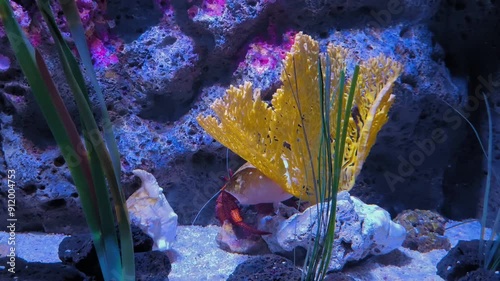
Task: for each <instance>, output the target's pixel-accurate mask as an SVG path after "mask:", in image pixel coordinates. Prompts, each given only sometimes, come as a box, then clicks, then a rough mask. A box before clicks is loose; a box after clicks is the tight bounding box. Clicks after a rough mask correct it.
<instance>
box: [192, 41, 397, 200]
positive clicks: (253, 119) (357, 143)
mask: <svg viewBox="0 0 500 281" xmlns="http://www.w3.org/2000/svg"><path fill="white" fill-rule="evenodd" d="M327 52H328V57H329V59H330V62H331V72H332V76H331V92H332V93H335V92H336V91H337V88H338V87H339V77H340V73H341V71H343V70H344V69H345V65H346V63H345V58H346V55H347V50H346V49H344V48H342V47H336V46H332V45H329V46H328V49H327ZM319 58H321V60H322V66H325V65H326V56H324V55H320V52H319V45H318V42H316V41H315V40H313V39H312V38H311V37H309V36H307V35H303V34H302V33H299V34H297V35H296V36H295V42H294V44H293V46H292V48H291V50H290V52H289V53H288V54H287V56H286V58H285V60H284V69H283V72H282V73H281V81H282V83H283V84H282V86H281V87H280V88H279V89H278V90H277V91H276V93H275V94H274V95H273V99H272V102H271V105H268V104H267V103H266V102H264V101H262V100H261V98H260V91H259V90H258V89H257V90H254V89H252V84H251V83H249V82H246V83H244V85H242V86H240V87H238V88H236V87H234V86H231V87H230V88H229V89H228V90H227V95H226V96H225V97H223V98H222V99H219V100H217V101H215V102H214V104H213V105H212V109H213V110H214V112H215V115H216V116H217V118H216V117H214V116H207V117H203V116H201V115H200V116H198V118H197V119H198V122H199V124H200V125H201V126H202V127H203V128H204V129H205V130H206V131H207V132H208V133H209V134H210V135H211V136H212V137H213V138H215V139H216V140H217V141H219V142H220V143H221V144H223V145H224V146H226V147H228V148H229V149H231V150H232V151H234V152H235V153H236V154H238V155H239V156H241V157H242V158H243V159H245V160H247V161H248V162H250V163H251V164H252V165H254V166H255V167H256V168H257V169H258V170H260V171H261V172H262V173H263V174H264V175H266V176H267V177H269V178H271V179H272V180H274V181H275V182H276V183H278V184H279V185H280V186H281V187H283V189H284V190H286V191H287V192H289V193H291V194H293V195H294V196H297V197H299V198H301V199H303V200H307V201H311V202H315V201H316V196H315V190H314V186H315V185H314V180H313V176H312V175H313V171H317V170H318V169H317V160H316V159H317V155H318V152H319V141H320V132H321V111H320V98H319V96H320V95H319V84H318V59H319ZM400 72H401V66H400V65H399V64H398V63H397V62H394V61H392V60H391V59H388V58H385V57H382V56H380V57H378V58H374V59H371V60H369V61H368V62H367V63H365V64H362V65H361V66H360V72H359V77H358V82H357V86H356V92H355V96H354V104H353V110H352V113H351V114H350V116H351V117H350V119H349V127H348V135H347V140H346V147H345V153H344V155H343V165H342V175H341V176H342V177H341V182H340V186H339V191H340V190H349V189H351V188H352V186H353V185H354V181H355V179H356V176H357V175H358V174H359V172H360V170H361V167H362V165H363V163H364V161H365V159H366V157H367V156H368V152H369V151H370V149H371V147H372V146H373V144H374V142H375V139H376V135H377V133H378V132H379V130H380V129H381V128H382V126H383V125H384V124H385V123H386V121H387V112H388V111H389V109H390V107H391V105H392V103H393V101H394V96H393V95H392V94H391V93H392V85H393V83H394V81H395V80H396V79H397V77H398V76H399V74H400ZM323 73H325V71H323ZM324 79H326V77H324ZM350 84H351V82H350V80H349V79H346V87H345V90H344V96H345V97H346V98H347V95H348V90H349V88H350ZM333 100H336V99H333ZM345 100H346V99H344V101H345ZM344 103H345V102H344ZM331 108H332V110H331V111H330V118H331V120H335V118H336V116H337V113H336V109H337V106H336V105H335V103H334V104H333V105H332V107H331ZM343 108H344V109H343V110H344V111H345V104H344V106H343ZM342 116H344V115H343V114H342ZM335 123H336V122H331V126H332V127H331V132H332V133H334V132H335ZM304 133H305V134H304ZM334 144H335V139H334V136H332V138H331V145H332V151H333V148H334ZM311 159H312V161H310V160H311ZM311 163H312V167H311ZM316 176H317V175H316Z"/></svg>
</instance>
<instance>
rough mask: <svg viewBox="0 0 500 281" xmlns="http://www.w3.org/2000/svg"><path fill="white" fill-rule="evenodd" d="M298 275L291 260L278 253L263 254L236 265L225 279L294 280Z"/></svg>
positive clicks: (257, 280) (248, 280) (298, 271)
mask: <svg viewBox="0 0 500 281" xmlns="http://www.w3.org/2000/svg"><path fill="white" fill-rule="evenodd" d="M300 277H301V273H300V270H299V269H298V268H296V267H295V265H294V264H293V262H292V261H290V260H288V259H286V258H284V257H281V256H278V255H264V256H260V257H255V258H252V259H249V260H247V261H245V262H243V263H241V264H240V265H238V266H237V267H236V269H235V270H234V272H233V273H232V274H231V275H230V276H229V278H228V279H227V281H261V280H274V281H295V280H300Z"/></svg>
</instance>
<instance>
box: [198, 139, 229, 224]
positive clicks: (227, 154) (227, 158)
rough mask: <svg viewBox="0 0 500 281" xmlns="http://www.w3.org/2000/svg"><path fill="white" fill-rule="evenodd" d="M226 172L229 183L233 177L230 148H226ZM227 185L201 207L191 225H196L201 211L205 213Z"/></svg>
mask: <svg viewBox="0 0 500 281" xmlns="http://www.w3.org/2000/svg"><path fill="white" fill-rule="evenodd" d="M226 171H227V173H228V178H227V180H226V181H229V179H230V178H231V177H232V176H233V171H231V170H230V169H229V148H226ZM226 185H227V183H226V184H225V185H224V186H223V187H222V188H221V189H219V190H218V191H217V192H216V193H215V194H214V196H212V197H210V199H208V201H207V202H206V203H205V204H204V205H203V206H202V207H201V209H200V210H199V211H198V213H197V214H196V217H194V219H193V222H192V223H191V225H194V223H195V222H196V220H197V219H198V217H199V216H200V214H201V211H203V209H205V207H206V206H207V205H208V203H210V201H212V200H213V199H214V198H215V197H216V196H217V195H218V194H219V193H220V192H221V191H222V190H224V188H225V187H226Z"/></svg>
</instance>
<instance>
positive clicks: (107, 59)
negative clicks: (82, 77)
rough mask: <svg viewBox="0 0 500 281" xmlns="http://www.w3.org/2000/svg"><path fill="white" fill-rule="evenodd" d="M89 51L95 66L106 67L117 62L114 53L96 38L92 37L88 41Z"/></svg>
mask: <svg viewBox="0 0 500 281" xmlns="http://www.w3.org/2000/svg"><path fill="white" fill-rule="evenodd" d="M90 52H91V54H92V59H93V60H94V64H95V65H96V66H102V67H107V66H109V65H111V64H115V63H117V62H118V57H117V56H116V54H114V53H113V52H112V50H110V49H108V48H106V46H104V44H103V42H102V41H101V40H100V39H98V38H94V39H93V40H92V41H91V42H90Z"/></svg>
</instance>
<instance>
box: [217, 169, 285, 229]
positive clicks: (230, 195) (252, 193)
mask: <svg viewBox="0 0 500 281" xmlns="http://www.w3.org/2000/svg"><path fill="white" fill-rule="evenodd" d="M291 197H292V195H291V194H290V193H288V192H286V191H284V190H283V189H282V188H281V187H280V186H279V185H278V184H277V183H275V182H274V181H272V180H271V179H270V178H268V177H266V176H265V175H264V174H263V173H262V172H260V171H259V170H257V168H255V167H254V166H253V165H251V164H249V163H246V164H244V165H243V166H241V167H240V168H239V169H238V170H237V171H236V172H235V173H234V174H232V175H230V178H229V179H227V182H226V184H225V185H224V186H223V187H222V189H221V192H220V195H219V197H218V198H217V201H216V205H215V213H216V216H217V218H218V219H219V221H220V223H221V224H224V222H226V223H230V224H231V225H233V226H235V227H238V228H241V229H243V230H244V232H245V233H247V234H255V235H266V234H270V233H269V232H265V231H261V230H259V229H256V228H255V227H252V226H250V225H248V224H247V223H245V222H244V221H243V218H242V216H241V213H240V208H239V206H238V202H239V203H240V204H243V205H257V204H262V203H273V204H275V205H277V204H278V203H279V202H281V201H285V200H287V199H290V198H291Z"/></svg>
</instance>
